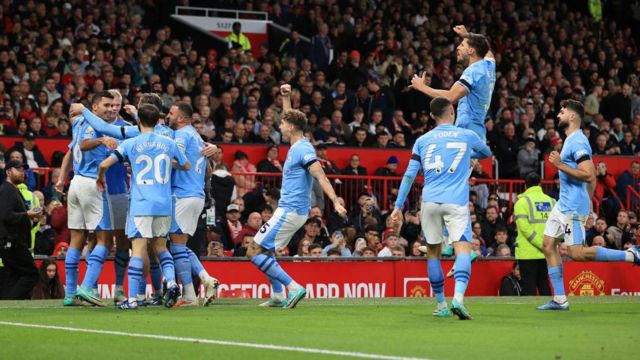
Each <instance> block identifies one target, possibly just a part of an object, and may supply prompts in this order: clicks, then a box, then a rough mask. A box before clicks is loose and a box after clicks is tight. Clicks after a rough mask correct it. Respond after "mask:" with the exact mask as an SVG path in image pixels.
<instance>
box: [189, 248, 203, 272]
mask: <svg viewBox="0 0 640 360" xmlns="http://www.w3.org/2000/svg"><path fill="white" fill-rule="evenodd" d="M187 254H188V255H189V262H191V273H192V274H193V276H200V273H201V272H202V270H204V266H202V263H201V262H200V259H199V258H198V256H197V255H196V254H195V253H194V252H193V251H191V249H189V248H187Z"/></svg>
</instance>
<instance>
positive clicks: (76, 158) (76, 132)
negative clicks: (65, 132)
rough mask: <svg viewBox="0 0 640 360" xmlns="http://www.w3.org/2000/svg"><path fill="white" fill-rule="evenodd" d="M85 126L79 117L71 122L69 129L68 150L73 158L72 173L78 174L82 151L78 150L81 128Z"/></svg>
mask: <svg viewBox="0 0 640 360" xmlns="http://www.w3.org/2000/svg"><path fill="white" fill-rule="evenodd" d="M84 124H85V120H84V118H83V117H79V118H77V119H75V120H74V121H73V125H72V127H71V142H70V143H69V146H68V147H69V150H70V151H71V154H72V158H73V162H72V164H73V173H74V174H78V175H79V174H80V164H81V162H82V151H81V150H80V137H81V135H82V128H83V126H84Z"/></svg>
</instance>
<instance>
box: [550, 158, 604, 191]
mask: <svg viewBox="0 0 640 360" xmlns="http://www.w3.org/2000/svg"><path fill="white" fill-rule="evenodd" d="M549 161H550V162H551V164H553V166H555V167H556V168H557V169H558V170H560V171H562V172H564V173H565V174H567V175H569V176H571V177H573V178H575V179H577V180H579V181H582V182H586V183H589V186H593V188H594V189H595V181H596V168H595V166H594V165H593V161H592V160H591V159H588V160H583V161H580V162H579V163H578V166H577V167H576V168H575V169H574V168H572V167H571V166H569V165H567V164H565V163H563V162H562V161H561V160H560V153H558V152H557V151H552V152H551V154H549ZM592 183H593V185H592ZM592 194H593V192H590V194H589V196H591V195H592Z"/></svg>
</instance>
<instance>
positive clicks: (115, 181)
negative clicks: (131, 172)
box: [105, 118, 131, 195]
mask: <svg viewBox="0 0 640 360" xmlns="http://www.w3.org/2000/svg"><path fill="white" fill-rule="evenodd" d="M112 125H115V126H131V124H129V123H128V122H126V121H124V120H122V119H120V118H117V119H116V120H115V121H114V122H113V123H112ZM118 144H122V140H118ZM109 153H111V151H110V152H109ZM105 178H106V182H107V192H108V193H109V195H119V194H126V193H127V191H129V186H128V184H127V169H126V168H125V166H124V164H123V163H116V164H115V165H113V166H112V167H110V168H109V169H108V170H107V173H106V174H105Z"/></svg>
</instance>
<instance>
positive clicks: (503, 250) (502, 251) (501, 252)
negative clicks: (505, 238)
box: [494, 244, 511, 257]
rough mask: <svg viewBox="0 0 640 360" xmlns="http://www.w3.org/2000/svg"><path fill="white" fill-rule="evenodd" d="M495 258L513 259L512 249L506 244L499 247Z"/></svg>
mask: <svg viewBox="0 0 640 360" xmlns="http://www.w3.org/2000/svg"><path fill="white" fill-rule="evenodd" d="M494 256H495V257H511V248H509V246H508V245H506V244H501V245H498V247H497V248H496V252H495V253H494Z"/></svg>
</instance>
